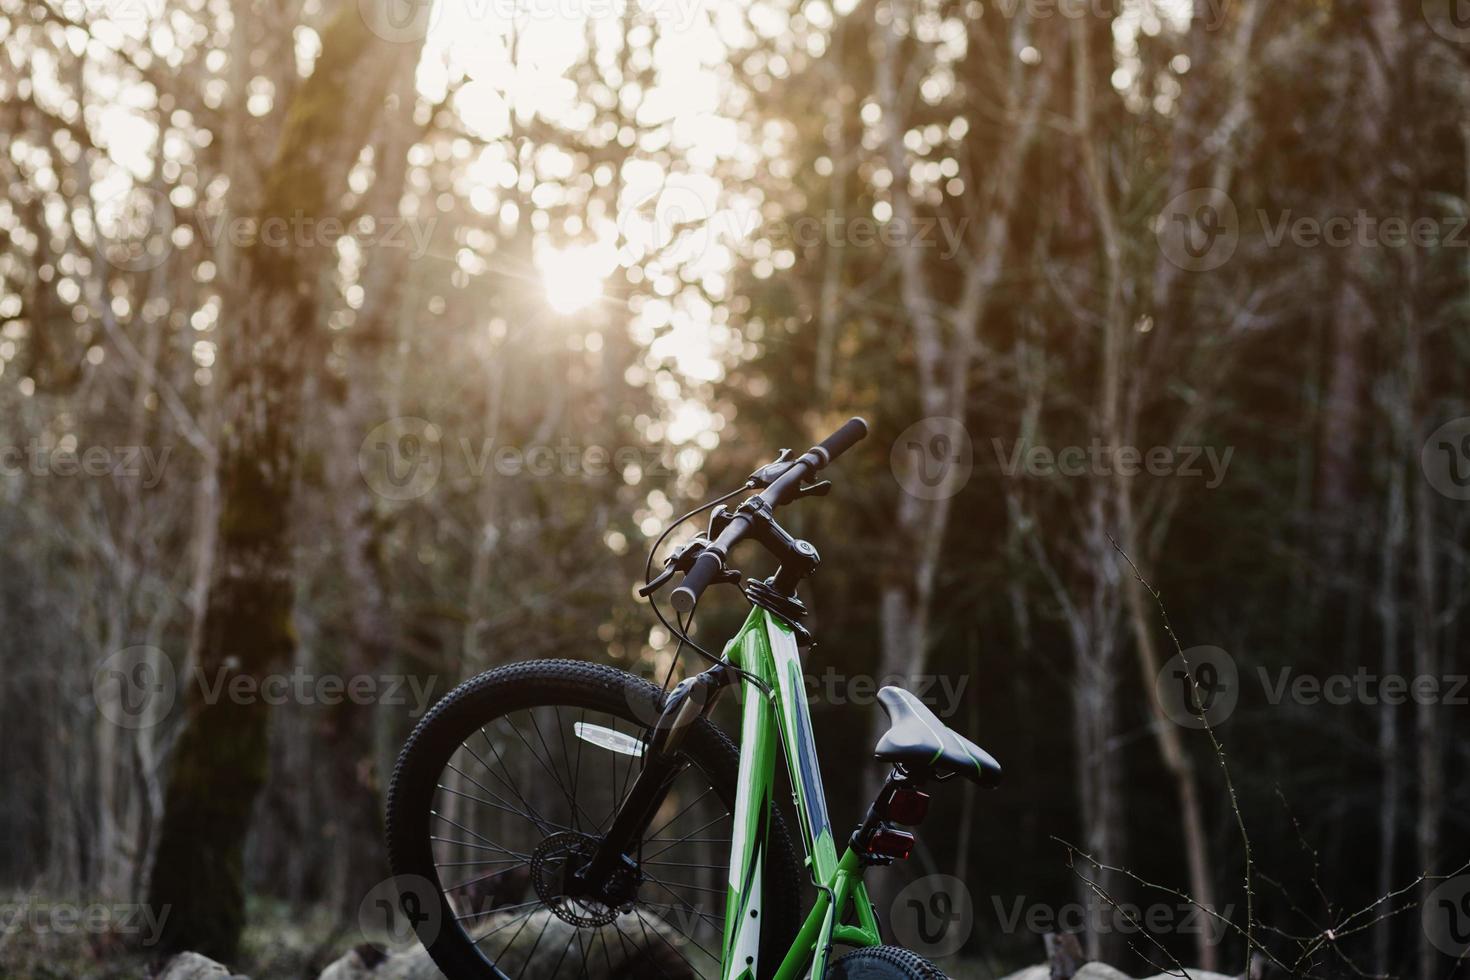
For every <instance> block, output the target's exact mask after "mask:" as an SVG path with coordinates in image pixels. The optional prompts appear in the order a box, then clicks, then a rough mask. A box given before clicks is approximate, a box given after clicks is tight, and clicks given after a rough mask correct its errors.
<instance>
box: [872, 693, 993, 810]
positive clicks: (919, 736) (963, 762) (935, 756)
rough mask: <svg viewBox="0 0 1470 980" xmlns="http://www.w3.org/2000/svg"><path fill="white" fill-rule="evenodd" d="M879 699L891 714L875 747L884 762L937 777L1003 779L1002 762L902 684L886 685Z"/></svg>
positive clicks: (983, 783) (981, 780) (984, 782)
mask: <svg viewBox="0 0 1470 980" xmlns="http://www.w3.org/2000/svg"><path fill="white" fill-rule="evenodd" d="M878 703H879V704H880V705H882V706H883V710H884V712H886V713H887V715H888V722H889V728H888V731H887V732H886V733H884V735H883V737H882V738H880V739H879V740H878V747H877V748H876V749H874V750H873V755H874V756H875V757H876V758H879V759H882V760H883V761H884V762H896V763H901V764H902V765H903V766H904V767H905V768H906V769H909V770H912V771H915V772H927V773H929V774H931V775H933V776H934V777H935V778H936V779H947V778H948V777H950V776H954V775H960V776H964V777H965V778H966V779H969V780H971V781H973V782H975V783H977V784H979V785H981V786H994V785H995V784H996V783H998V782H1000V776H1001V772H1000V763H998V762H996V761H995V759H994V758H993V757H992V756H991V755H990V753H989V752H986V751H985V750H984V749H982V748H981V747H980V746H978V745H976V744H975V743H974V742H972V741H970V740H969V739H967V738H965V737H964V736H963V735H961V734H960V733H959V732H956V731H954V730H953V729H951V728H950V727H949V726H947V725H945V723H944V722H942V721H940V720H939V718H938V717H937V716H936V715H935V714H934V712H932V711H930V710H929V709H928V708H927V707H925V705H924V702H922V701H920V700H919V699H918V698H916V697H914V696H913V695H912V694H910V693H909V692H908V691H905V690H904V689H903V688H901V687H885V688H883V689H882V690H880V691H879V692H878Z"/></svg>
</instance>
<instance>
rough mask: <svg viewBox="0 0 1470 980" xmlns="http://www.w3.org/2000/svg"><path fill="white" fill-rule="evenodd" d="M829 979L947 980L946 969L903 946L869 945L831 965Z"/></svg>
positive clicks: (828, 971) (828, 970)
mask: <svg viewBox="0 0 1470 980" xmlns="http://www.w3.org/2000/svg"><path fill="white" fill-rule="evenodd" d="M826 980H946V978H945V976H944V973H943V971H941V970H940V969H939V967H937V966H935V965H934V964H933V963H930V962H929V961H928V960H926V959H924V958H923V957H922V956H920V955H918V954H917V953H912V952H910V951H908V950H906V949H903V948H902V947H900V946H869V947H867V948H865V949H855V950H853V951H852V952H850V953H847V954H846V955H844V956H843V957H842V958H840V959H839V960H838V961H837V962H835V963H833V964H832V965H831V966H830V967H828V968H827V978H826Z"/></svg>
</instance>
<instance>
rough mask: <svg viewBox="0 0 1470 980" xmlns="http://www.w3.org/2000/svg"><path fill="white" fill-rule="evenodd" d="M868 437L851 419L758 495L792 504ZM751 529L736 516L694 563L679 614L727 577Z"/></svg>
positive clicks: (678, 598) (680, 594) (679, 598)
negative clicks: (728, 564) (814, 478)
mask: <svg viewBox="0 0 1470 980" xmlns="http://www.w3.org/2000/svg"><path fill="white" fill-rule="evenodd" d="M867 435H868V423H867V422H865V421H863V420H862V419H860V418H857V417H853V418H850V419H848V420H847V421H846V422H844V423H842V426H841V427H840V428H839V429H838V430H837V431H836V432H834V433H832V434H831V435H829V436H828V437H827V438H825V439H823V440H822V441H821V442H819V443H817V444H816V445H815V446H813V447H812V448H811V449H809V450H807V451H806V452H805V453H803V454H802V455H801V456H800V457H799V458H798V459H797V460H796V461H795V462H794V463H792V464H791V466H790V467H788V468H787V469H786V471H785V472H784V473H782V474H781V475H780V476H779V477H777V478H776V479H775V480H774V481H772V483H771V485H770V486H768V487H766V488H765V489H764V490H762V491H761V492H760V493H759V494H757V496H758V497H760V499H761V500H762V501H764V502H765V504H766V505H767V506H769V507H770V508H771V509H772V510H775V509H776V508H777V507H780V506H782V505H783V504H787V503H790V502H791V501H792V500H793V499H795V497H796V494H797V492H798V491H799V490H800V489H801V481H802V480H804V479H806V478H807V477H808V476H811V475H812V474H813V473H816V472H818V471H820V470H822V469H824V468H825V467H827V466H828V465H830V464H832V463H833V462H835V461H836V460H837V458H838V457H839V456H841V455H842V454H843V453H845V452H847V451H848V450H849V449H851V448H852V447H853V446H856V445H857V444H858V443H859V442H862V441H863V439H865V438H866V437H867ZM749 530H750V518H748V517H746V516H744V515H743V514H736V515H735V516H734V517H732V518H731V519H730V523H729V524H728V525H726V527H725V529H724V530H723V531H721V532H720V536H719V537H718V538H716V539H715V540H714V541H713V542H712V543H711V544H710V546H709V547H707V548H706V549H705V550H704V551H703V552H702V553H701V554H700V555H699V557H698V558H696V559H695V560H694V565H693V567H691V568H690V569H689V573H688V574H687V575H685V576H684V581H683V582H681V583H680V584H679V587H678V588H677V589H675V590H674V595H673V598H672V600H671V601H672V602H673V604H674V609H675V610H676V611H678V612H680V613H685V614H687V613H690V612H693V610H694V607H695V605H696V604H697V603H698V602H699V597H700V596H701V595H702V594H703V593H704V590H705V589H707V588H709V586H710V583H712V582H714V581H715V580H716V579H718V578H719V577H720V576H721V575H723V574H724V571H725V558H726V556H728V555H729V554H730V551H731V549H733V548H734V547H735V545H737V544H739V543H740V541H741V540H742V539H743V538H744V537H745V535H746V534H747V533H748V532H749Z"/></svg>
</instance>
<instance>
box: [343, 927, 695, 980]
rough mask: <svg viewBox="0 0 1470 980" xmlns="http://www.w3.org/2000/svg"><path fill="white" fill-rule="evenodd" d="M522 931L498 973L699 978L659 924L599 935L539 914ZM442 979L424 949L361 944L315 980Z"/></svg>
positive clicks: (527, 977) (596, 979)
mask: <svg viewBox="0 0 1470 980" xmlns="http://www.w3.org/2000/svg"><path fill="white" fill-rule="evenodd" d="M520 918H522V917H520V916H513V915H511V916H505V917H503V918H502V919H490V920H488V921H487V922H486V923H485V924H484V925H483V926H482V927H481V931H482V932H485V933H487V934H488V933H489V932H491V931H493V930H494V929H496V928H499V927H501V926H504V925H505V924H506V923H507V922H513V921H518V920H519V919H520ZM517 928H518V929H519V928H520V927H517ZM620 929H621V933H620V932H619V930H620ZM521 932H522V933H523V935H524V938H520V939H518V940H517V941H516V942H515V943H514V944H513V945H512V946H511V947H510V948H509V949H506V950H500V949H496V950H495V953H496V955H497V956H498V957H499V963H500V965H501V967H502V969H504V970H505V971H506V972H507V973H509V974H511V975H512V976H514V977H517V978H518V980H538V978H541V977H551V976H555V975H556V974H557V972H558V971H561V970H565V971H566V972H567V973H570V974H571V975H573V976H577V977H587V978H588V980H647V978H648V977H653V976H658V977H667V978H669V980H684V978H685V977H687V978H688V980H695V978H696V977H697V976H698V974H696V973H694V972H693V971H691V970H689V969H688V967H687V965H686V964H685V963H684V961H683V959H682V958H681V957H679V956H678V955H677V954H676V952H675V947H676V946H678V945H679V942H680V937H679V936H678V934H677V933H675V932H674V931H673V930H671V929H669V928H668V927H666V926H664V925H663V924H662V923H659V924H657V925H655V924H654V922H652V921H649V920H647V919H643V920H640V919H638V918H635V917H634V916H631V915H625V916H623V917H622V918H621V919H620V920H619V921H618V922H617V923H616V924H614V925H607V926H604V927H602V929H601V930H593V929H580V930H579V929H577V928H576V927H575V926H572V925H571V924H569V923H567V922H563V921H562V920H561V919H559V918H557V917H556V916H555V915H553V914H551V913H550V912H548V911H545V910H539V911H537V912H535V913H533V914H532V915H531V916H530V918H529V919H528V920H527V921H526V924H525V927H524V929H522V930H521ZM635 937H639V938H642V937H646V941H645V942H642V943H638V942H635V941H634V940H635ZM584 959H585V963H584ZM440 976H441V975H440V973H439V971H438V969H437V968H436V967H435V966H434V962H433V960H431V959H429V954H428V953H426V952H425V951H424V948H423V947H422V946H414V947H413V948H412V949H408V950H404V951H403V952H398V953H391V954H384V953H383V952H381V951H380V950H378V949H377V948H375V947H373V946H366V945H364V946H358V947H356V948H355V949H353V950H351V951H350V952H348V953H347V955H346V956H343V957H342V958H341V959H339V960H337V961H336V962H334V963H332V964H331V965H330V966H328V967H327V968H326V970H324V971H322V974H321V976H320V977H319V978H318V980H440Z"/></svg>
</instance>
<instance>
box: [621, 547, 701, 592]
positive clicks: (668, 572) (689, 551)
mask: <svg viewBox="0 0 1470 980" xmlns="http://www.w3.org/2000/svg"><path fill="white" fill-rule="evenodd" d="M708 546H709V541H708V540H707V539H705V538H702V537H695V538H690V539H689V540H688V541H686V542H684V544H682V545H680V546H679V547H678V548H677V549H675V551H674V553H673V554H671V555H669V556H668V557H667V558H665V559H664V570H663V571H662V572H659V573H658V575H657V576H655V577H654V579H653V580H652V581H650V582H645V583H644V584H643V585H642V586H641V587H640V588H639V589H638V595H639V597H640V598H643V599H647V598H648V597H649V596H651V595H653V594H654V593H655V592H657V591H658V590H659V589H661V588H663V587H664V586H665V585H667V584H668V581H669V579H671V578H673V577H674V573H675V572H684V573H686V574H687V573H688V572H689V569H691V568H693V567H694V559H696V558H698V557H699V555H700V552H702V551H704V549H705V548H706V547H708Z"/></svg>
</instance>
